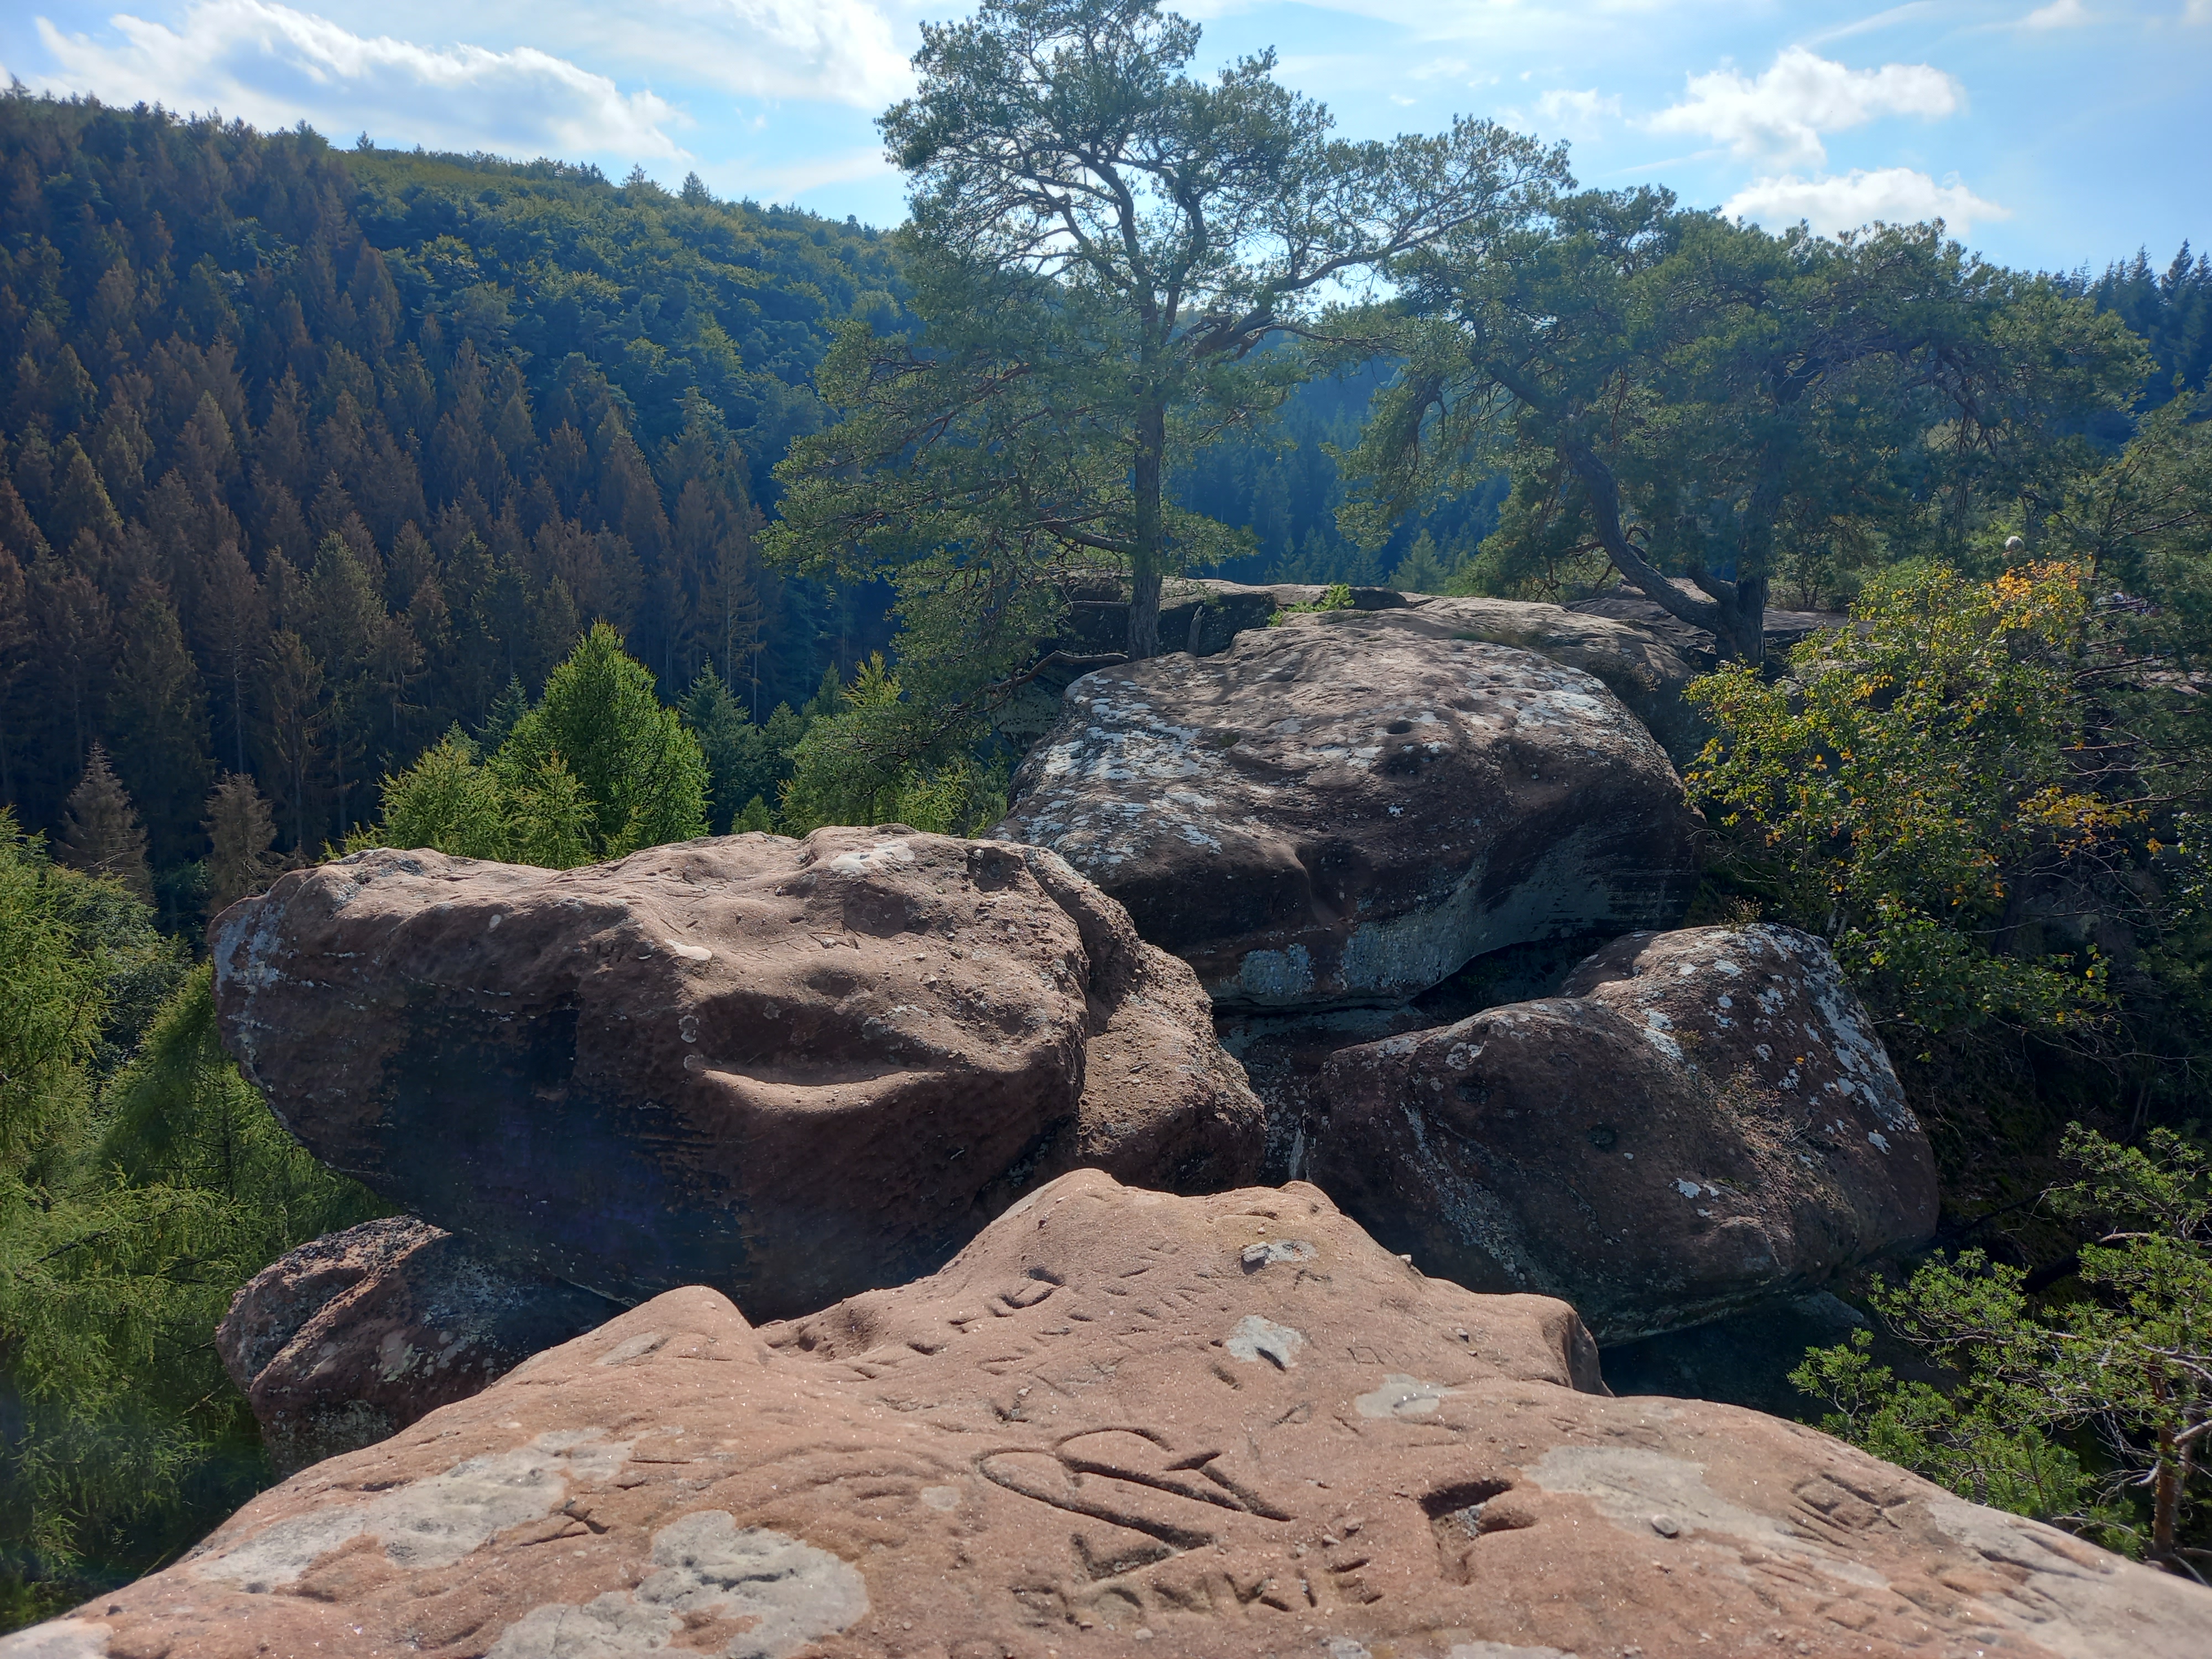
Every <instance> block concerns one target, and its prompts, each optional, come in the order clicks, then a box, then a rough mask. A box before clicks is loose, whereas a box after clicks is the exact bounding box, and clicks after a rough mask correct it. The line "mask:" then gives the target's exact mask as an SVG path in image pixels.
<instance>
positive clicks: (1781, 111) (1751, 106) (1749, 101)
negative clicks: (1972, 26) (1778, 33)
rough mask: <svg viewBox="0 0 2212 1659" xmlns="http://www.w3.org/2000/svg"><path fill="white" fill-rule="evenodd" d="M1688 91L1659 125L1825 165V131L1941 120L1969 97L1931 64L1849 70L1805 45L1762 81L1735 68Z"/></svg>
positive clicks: (1751, 152)
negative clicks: (1908, 118)
mask: <svg viewBox="0 0 2212 1659" xmlns="http://www.w3.org/2000/svg"><path fill="white" fill-rule="evenodd" d="M1688 93H1689V95H1688V97H1687V98H1686V99H1685V100H1683V101H1682V102H1681V103H1679V104H1676V105H1674V106H1671V107H1670V108H1668V109H1663V110H1662V111H1660V112H1659V113H1658V114H1656V115H1655V116H1653V117H1652V118H1651V121H1650V125H1651V128H1652V130H1653V131H1657V132H1687V133H1696V134H1699V135H1701V136H1703V137H1708V138H1712V139H1716V140H1717V141H1719V142H1720V143H1725V144H1727V145H1728V146H1729V148H1730V149H1733V150H1735V153H1736V154H1737V155H1741V156H1744V157H1746V158H1752V157H1765V158H1769V159H1771V160H1772V161H1778V162H1779V163H1781V164H1782V165H1783V166H1784V167H1819V166H1820V164H1821V163H1822V162H1824V161H1826V160H1827V159H1828V152H1827V149H1826V147H1825V146H1824V145H1823V144H1822V143H1820V135H1821V134H1822V133H1824V132H1838V131H1842V130H1843V129H1844V128H1846V127H1856V126H1861V125H1864V124H1865V123H1867V122H1869V121H1871V120H1874V119H1875V118H1877V117H1878V116H1883V115H1917V116H1919V117H1921V118H1923V119H1925V120H1930V121H1932V120H1938V119H1940V118H1942V117H1944V116H1946V115H1949V114H1952V113H1954V112H1956V111H1957V110H1958V109H1959V108H1960V106H1962V105H1963V104H1964V103H1965V101H1966V88H1963V87H1961V86H1960V84H1959V82H1957V81H1956V80H1955V79H1954V78H1953V77H1952V76H1948V75H1947V74H1945V73H1944V72H1943V71H1942V70H1939V69H1936V68H1934V67H1932V66H1931V65H1929V64H1883V65H1882V66H1881V68H1880V69H1878V70H1855V69H1847V68H1845V67H1844V65H1843V64H1838V63H1836V62H1835V61H1833V60H1832V59H1831V58H1821V57H1819V56H1817V55H1816V54H1814V53H1813V52H1808V51H1806V50H1805V48H1804V47H1802V46H1789V47H1785V48H1784V50H1783V51H1782V52H1780V53H1779V54H1778V55H1777V56H1776V58H1775V59H1774V63H1773V64H1772V66H1771V68H1769V69H1768V70H1766V71H1765V73H1764V74H1763V75H1761V76H1759V77H1758V78H1757V79H1756V80H1753V79H1752V78H1750V77H1749V76H1746V75H1744V74H1743V73H1742V72H1741V70H1735V69H1718V70H1714V71H1713V72H1712V73H1711V74H1710V75H1693V76H1690V77H1689V87H1688Z"/></svg>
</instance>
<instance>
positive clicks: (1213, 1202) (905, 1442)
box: [0, 1171, 2212, 1659]
mask: <svg viewBox="0 0 2212 1659" xmlns="http://www.w3.org/2000/svg"><path fill="white" fill-rule="evenodd" d="M1578 1385H1579V1389H1582V1390H1588V1389H1593V1388H1595V1382H1594V1372H1593V1371H1592V1370H1591V1367H1590V1355H1589V1339H1588V1337H1587V1335H1586V1334H1584V1333H1583V1330H1582V1328H1581V1327H1580V1326H1579V1324H1578V1323H1577V1322H1576V1320H1575V1318H1574V1316H1573V1315H1572V1313H1571V1311H1570V1310H1568V1309H1566V1308H1565V1306H1563V1305H1562V1304H1559V1303H1556V1302H1553V1301H1550V1300H1548V1299H1547V1298H1543V1297H1480V1296H1476V1295H1474V1294H1473V1293H1471V1292H1469V1291H1465V1290H1463V1289H1462V1288H1460V1287H1459V1286H1457V1285H1451V1284H1449V1283H1445V1282H1443V1281H1441V1280H1437V1279H1423V1278H1422V1277H1421V1276H1420V1275H1419V1273H1416V1272H1414V1271H1413V1269H1412V1268H1410V1267H1407V1266H1406V1265H1405V1264H1404V1263H1402V1262H1401V1261H1397V1260H1395V1258H1393V1257H1391V1256H1390V1255H1387V1254H1386V1253H1384V1252H1383V1250H1382V1249H1379V1248H1378V1247H1377V1246H1376V1244H1375V1243H1373V1242H1372V1241H1371V1240H1370V1239H1369V1238H1368V1237H1366V1236H1365V1235H1364V1233H1362V1232H1361V1231H1359V1230H1358V1228H1357V1227H1355V1226H1353V1225H1351V1224H1350V1223H1349V1222H1348V1221H1347V1220H1346V1219H1345V1218H1343V1217H1341V1216H1340V1215H1339V1214H1338V1213H1337V1212H1335V1211H1334V1209H1333V1208H1332V1207H1331V1206H1329V1204H1328V1201H1327V1200H1325V1199H1323V1198H1322V1195H1321V1194H1319V1193H1318V1192H1317V1191H1316V1190H1315V1189H1314V1188H1309V1187H1291V1188H1286V1189H1283V1190H1273V1189H1268V1190H1248V1191H1243V1192H1236V1193H1227V1194H1220V1195H1218V1196H1215V1197H1212V1198H1190V1199H1176V1198H1170V1197H1165V1196H1163V1195H1160V1194H1151V1193H1142V1192H1136V1191H1132V1190H1129V1189H1127V1188H1120V1187H1117V1186H1116V1185H1115V1183H1114V1182H1111V1181H1110V1180H1109V1179H1108V1178H1106V1177H1104V1176H1100V1175H1098V1174H1096V1173H1094V1172H1089V1171H1085V1172H1080V1173H1078V1174H1074V1175H1071V1176H1067V1177H1065V1178H1064V1179H1062V1180H1060V1181H1059V1182H1054V1184H1053V1185H1052V1186H1050V1187H1049V1188H1046V1189H1045V1190H1043V1191H1042V1192H1039V1193H1036V1194H1032V1195H1030V1197H1028V1198H1025V1199H1024V1200H1022V1201H1021V1202H1020V1203H1018V1204H1017V1205H1016V1206H1014V1207H1013V1208H1012V1209H1011V1210H1010V1211H1008V1212H1007V1213H1006V1215H1004V1216H1002V1217H1001V1218H1000V1219H999V1220H998V1221H997V1222H996V1223H994V1225H992V1227H991V1228H990V1229H989V1230H988V1231H986V1232H985V1233H984V1234H983V1235H982V1236H981V1237H979V1238H978V1239H976V1240H975V1242H974V1243H971V1244H970V1245H969V1248H968V1249H966V1250H965V1251H964V1252H963V1253H962V1255H960V1256H959V1257H958V1259H957V1260H956V1261H953V1262H951V1263H950V1264H949V1265H948V1266H947V1267H945V1268H944V1269H943V1270H942V1271H941V1272H939V1273H937V1274H935V1275H934V1276H933V1277H932V1278H929V1279H924V1280H921V1282H919V1283H916V1284H914V1285H907V1286H904V1287H902V1288H901V1289H898V1290H895V1291H878V1292H872V1293H871V1294H868V1295H866V1296H863V1297H857V1298H855V1299H854V1300H853V1301H851V1302H848V1303H846V1304H842V1305H840V1306H839V1307H836V1308H835V1309H831V1310H827V1311H826V1312H824V1313H823V1314H821V1315H819V1316H815V1317H812V1318H809V1319H805V1320H802V1321H798V1322H792V1323H788V1324H784V1325H780V1326H774V1327H769V1328H763V1329H760V1330H754V1329H752V1328H750V1327H748V1326H747V1325H746V1323H745V1322H744V1320H743V1319H742V1318H741V1317H739V1316H738V1313H737V1310H735V1309H734V1308H733V1307H732V1305H731V1304H729V1303H728V1302H727V1301H726V1300H724V1299H723V1298H722V1297H720V1296H718V1295H716V1294H714V1292H712V1291H707V1290H703V1289H687V1290H679V1291H671V1292H669V1293H668V1294H666V1295H665V1296H662V1297H658V1298H656V1299H655V1300H653V1302H651V1303H649V1304H646V1305H645V1306H643V1307H641V1308H638V1309H635V1310H633V1311H631V1312H629V1313H628V1314H625V1315H623V1316H622V1317H621V1318H619V1319H617V1320H615V1321H614V1322H611V1323H610V1324H608V1325H606V1326H604V1327H602V1328H599V1330H597V1331H594V1332H592V1334H589V1335H587V1336H585V1337H581V1338H579V1339H578V1340H575V1341H574V1342H571V1343H569V1344H568V1345H567V1346H564V1347H562V1348H559V1349H556V1350H554V1351H553V1352H550V1353H546V1354H544V1355H541V1356H540V1357H539V1358H537V1359H535V1360H533V1361H532V1362H530V1363H529V1364H526V1365H524V1366H523V1367H521V1368H520V1370H516V1371H514V1372H513V1373H511V1374H510V1375H509V1376H507V1377H505V1378H503V1379H502V1380H501V1382H499V1383H495V1385H494V1386H493V1387H492V1388H490V1389H487V1390H486V1391H485V1392H484V1393H483V1394H482V1395H477V1396H476V1397H475V1398H473V1399H471V1400H468V1401H462V1402H460V1403H459V1404H456V1405H453V1406H449V1407H446V1408H445V1409H444V1410H442V1411H441V1412H438V1413H435V1414H433V1415H432V1416H430V1417H428V1418H427V1419H424V1420H423V1421H422V1422H421V1423H419V1424H417V1425H415V1427H414V1428H413V1429H412V1430H410V1431H407V1432H405V1433H403V1434H401V1435H399V1436H398V1437H395V1438H394V1439H392V1440H390V1441H387V1442H386V1443H384V1444H382V1445H380V1446H377V1447H374V1448H371V1449H368V1450H365V1451H360V1452H356V1453H352V1454H349V1455H347V1456H344V1457H342V1458H337V1459H333V1460H332V1461H331V1462H326V1463H323V1464H320V1465H318V1466H317V1467H316V1468H313V1469H312V1470H309V1471H307V1472H306V1473H304V1474H300V1475H296V1476H295V1477H294V1478H293V1479H292V1480H289V1481H287V1482H286V1483H285V1484H284V1485H283V1486H279V1487H277V1488H276V1489H275V1490H274V1491H272V1492H266V1493H264V1494H263V1495H262V1496H261V1497H260V1498H257V1499H255V1500H254V1501H253V1502H252V1504H248V1505H247V1506H246V1508H245V1509H244V1510H241V1511H240V1513H239V1514H238V1515H237V1516H234V1518H233V1519H232V1520H231V1521H230V1522H228V1524H226V1525H225V1526H224V1527H223V1528H222V1529H221V1530H220V1531H218V1532H217V1533H216V1534H215V1535H214V1536H213V1537H211V1538H210V1539H209V1540H208V1541H206V1542H205V1543H204V1545H202V1546H201V1547H199V1548H198V1549H197V1550H196V1551H195V1552H194V1553H192V1554H191V1555H190V1556H189V1557H187V1558H186V1559H184V1560H183V1561H181V1562H179V1564H178V1565H174V1566H173V1567H171V1568H169V1569H167V1571H163V1572H161V1573H160V1574H158V1575H156V1576H155V1577H151V1578H149V1579H146V1580H144V1581H143V1582H141V1583H137V1584H136V1585H133V1586H131V1587H129V1588H127V1589H123V1590H120V1591H118V1592H115V1593H113V1594H112V1595H104V1596H102V1597H100V1599H99V1600H97V1601H94V1602H92V1603H90V1604H88V1606H86V1607H83V1608H82V1609H80V1610H79V1611H78V1612H77V1613H76V1614H75V1615H73V1618H72V1620H65V1621H63V1622H61V1623H58V1624H56V1625H50V1626H45V1627H43V1629H41V1630H40V1631H35V1632H28V1633H27V1634H26V1635H23V1636H19V1637H16V1638H10V1641H9V1642H8V1643H5V1644H0V1655H5V1656H6V1659H21V1656H39V1659H52V1656H54V1655H58V1654H67V1655H69V1656H70V1659H263V1656H267V1655H275V1654H283V1655H307V1654H313V1653H317V1652H320V1653H328V1654H348V1655H352V1654H361V1655H368V1654H377V1653H383V1654H394V1653H411V1654H423V1655H431V1656H441V1659H464V1656H469V1659H477V1656H483V1659H556V1656H561V1659H581V1656H590V1659H622V1656H627V1655H632V1654H644V1653H650V1652H660V1651H669V1652H692V1653H707V1654H720V1655H724V1656H748V1655H750V1656H760V1655H769V1656H776V1659H782V1656H788V1655H795V1654H799V1653H806V1654H814V1655H821V1656H824V1659H859V1656H885V1659H889V1656H894V1655H896V1656H901V1659H921V1656H927V1659H981V1656H986V1655H990V1656H1000V1659H1003V1656H1006V1655H1008V1654H1014V1655H1019V1656H1024V1659H1047V1656H1052V1655H1058V1656H1064V1659H1079V1656H1085V1655H1099V1656H1108V1655H1120V1656H1134V1655H1139V1654H1146V1655H1155V1654H1156V1655H1177V1656H1200V1659H1206V1656H1221V1659H1230V1656H1235V1659H1249V1656H1255V1655H1262V1654H1276V1655H1285V1656H1289V1655H1301V1656H1312V1659H1357V1656H1359V1655H1363V1654H1364V1655H1369V1656H1376V1659H1390V1656H1396V1659H1475V1656H1479V1659H1498V1656H1500V1655H1512V1656H1515V1659H1527V1656H1528V1655H1530V1654H1535V1655H1542V1656H1550V1659H1561V1656H1566V1655H1580V1656H1599V1655H1604V1656H1615V1655H1619V1654H1621V1653H1623V1652H1631V1653H1635V1654H1638V1655H1640V1656H1642V1659H1686V1656H1692V1655H1695V1656H1698V1659H1709V1656H1712V1655H1716V1654H1720V1655H1729V1656H1741V1655H1747V1654H1770V1653H1778V1654H1785V1655H1796V1654H1812V1655H1819V1656H1841V1655H1844V1654H1850V1655H1855V1656H1873V1659H1903V1656H1906V1655H1911V1656H1918V1659H1971V1656H1981V1659H2055V1656H2067V1659H2106V1656H2110V1659H2197V1656H2201V1655H2202V1654H2203V1652H2204V1651H2205V1650H2206V1648H2207V1644H2209V1643H2212V1594H2208V1593H2207V1592H2205V1591H2203V1589H2199V1588H2197V1587H2196V1586H2193V1585H2190V1584H2186V1583H2182V1582H2180V1581H2179V1580H2176V1579H2173V1578H2169V1577H2163V1576H2161V1575H2159V1574H2156V1573H2154V1572H2152V1571H2149V1570H2148V1569H2146V1568H2143V1567H2140V1566H2137V1565H2132V1564H2130V1563H2128V1562H2124V1561H2122V1560H2120V1559H2118V1558H2116V1557H2113V1556H2110V1555H2106V1554H2104V1553H2101V1552H2099V1551H2097V1550H2094V1549H2092V1548H2090V1547H2087V1546H2085V1545H2082V1544H2081V1543H2079V1542H2077V1541H2075V1540H2073V1539H2070V1538H2069V1537H2067V1536H2065V1535H2064V1534H2060V1533H2058V1532H2056V1531H2054V1530H2052V1529H2051V1528H2046V1527H2043V1526H2039V1525H2037V1524H2036V1523H2034V1522H2027V1521H2023V1520H2020V1519H2017V1518H2015V1517H2013V1516H2005V1515H2000V1514H1997V1513H1995V1512H1993V1511H1990V1510H1982V1509H1977V1508H1975V1507H1974V1506H1972V1505H1971V1504H1965V1503H1962V1502H1960V1500H1958V1499H1957V1498H1953V1497H1951V1496H1949V1495H1948V1494H1947V1493H1945V1492H1942V1491H1940V1490H1938V1489H1937V1488H1936V1487H1934V1486H1930V1485H1929V1484H1928V1483H1926V1482H1925V1481H1923V1480H1917V1479H1916V1478H1914V1477H1912V1476H1911V1475H1908V1474H1904V1473H1903V1472H1901V1471H1899V1470H1898V1469H1896V1468H1892V1467H1890V1466H1888V1465H1886V1464H1883V1463H1881V1462H1876V1461H1875V1459H1873V1458H1871V1457H1869V1456H1867V1455H1864V1454H1863V1453H1860V1452H1858V1451H1857V1450H1854V1449H1850V1448H1849V1447H1846V1446H1844V1445H1842V1444H1840V1443H1838V1442H1836V1441H1833V1440H1831V1439H1829V1438H1828V1437H1826V1436H1823V1435H1820V1434H1819V1433H1816V1432H1814V1431H1811V1430H1809V1429H1806V1428H1802V1427H1801V1426H1798V1425H1793V1424H1789V1423H1784V1422H1781V1421H1778V1420H1776V1419H1771V1418H1764V1417H1759V1416H1757V1415H1755V1414H1753V1413H1748V1412H1745V1411H1741V1410H1738V1409H1735V1408H1734V1407H1723V1406H1714V1405H1709V1404H1705V1403H1700V1402H1693V1401H1662V1400H1650V1399H1642V1400H1638V1399H1625V1400H1623V1399H1613V1398H1610V1397H1607V1396H1605V1395H1602V1394H1600V1393H1593V1392H1588V1391H1578Z"/></svg>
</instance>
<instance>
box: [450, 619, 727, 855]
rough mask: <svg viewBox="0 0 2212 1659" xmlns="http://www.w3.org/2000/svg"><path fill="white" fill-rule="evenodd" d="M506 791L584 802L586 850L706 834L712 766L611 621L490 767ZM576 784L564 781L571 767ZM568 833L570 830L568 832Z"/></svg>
mask: <svg viewBox="0 0 2212 1659" xmlns="http://www.w3.org/2000/svg"><path fill="white" fill-rule="evenodd" d="M489 765H490V767H491V769H492V770H493V771H495V773H497V774H499V775H500V779H501V784H502V786H503V787H504V788H505V789H506V790H507V792H509V793H510V794H512V795H514V796H516V797H519V798H520V799H536V800H539V801H543V802H546V803H548V804H549V805H552V806H554V807H556V810H557V805H558V803H560V802H562V801H573V802H579V803H580V804H581V805H582V806H583V810H584V813H585V823H584V824H583V825H582V831H583V833H582V835H581V836H580V838H579V839H580V842H581V844H582V847H583V848H584V850H585V851H586V854H587V855H588V856H590V857H592V858H600V859H606V858H619V857H621V856H622V855H623V854H624V853H629V852H635V850H636V849H637V848H641V847H657V846H659V845H661V844H662V843H663V842H671V841H688V840H690V839H691V838H692V837H694V836H703V835H705V834H706V833H707V818H706V801H707V763H706V760H705V757H703V756H702V754H701V753H700V750H699V740H698V738H696V737H694V736H693V735H692V734H691V733H690V732H688V731H686V730H685V729H684V721H683V718H682V716H681V715H679V714H678V713H677V712H676V711H675V710H674V709H672V708H663V707H661V703H660V699H659V696H656V695H655V693H654V690H653V676H652V675H651V674H650V673H648V672H647V671H646V669H645V667H644V665H642V664H641V663H640V662H638V661H637V660H636V659H635V658H633V657H631V656H629V655H628V654H627V653H624V651H623V641H622V637H621V635H618V634H617V633H616V632H615V630H614V629H612V628H610V627H609V626H608V625H607V624H606V623H595V624H593V626H592V630H591V632H590V633H588V634H587V635H585V636H584V639H583V641H581V642H580V644H579V645H578V646H577V647H576V648H575V650H574V652H573V653H570V655H569V657H568V660H567V661H565V662H563V663H562V665H560V666H559V667H558V668H556V669H555V670H554V671H553V672H552V674H551V675H550V676H549V677H548V678H547V679H546V682H545V692H544V696H542V697H540V698H539V699H538V704H537V706H536V707H535V708H532V710H531V711H530V712H529V713H528V714H525V715H524V716H523V717H522V718H521V719H520V720H517V721H516V722H515V725H514V729H513V731H512V732H508V733H507V741H506V742H504V743H502V744H501V745H500V746H499V750H498V752H497V753H496V754H495V755H494V756H493V757H492V758H491V760H490V763H489ZM564 766H565V768H566V769H567V771H568V773H570V774H572V775H573V776H574V787H573V788H571V787H568V785H567V784H566V783H564V782H562V780H561V775H560V769H562V767H564ZM564 833H565V832H564Z"/></svg>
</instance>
